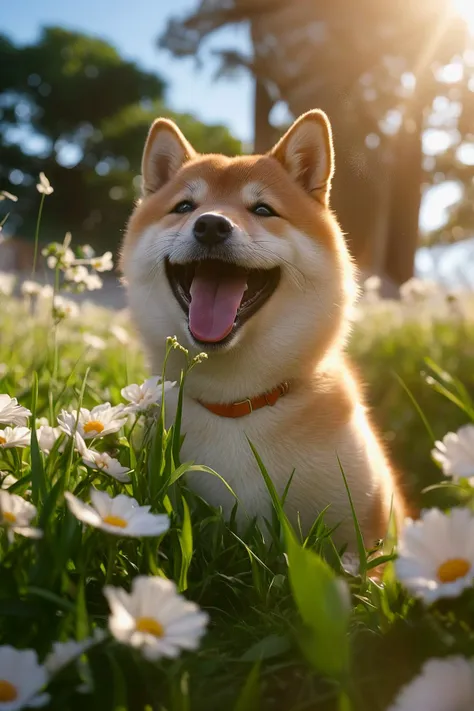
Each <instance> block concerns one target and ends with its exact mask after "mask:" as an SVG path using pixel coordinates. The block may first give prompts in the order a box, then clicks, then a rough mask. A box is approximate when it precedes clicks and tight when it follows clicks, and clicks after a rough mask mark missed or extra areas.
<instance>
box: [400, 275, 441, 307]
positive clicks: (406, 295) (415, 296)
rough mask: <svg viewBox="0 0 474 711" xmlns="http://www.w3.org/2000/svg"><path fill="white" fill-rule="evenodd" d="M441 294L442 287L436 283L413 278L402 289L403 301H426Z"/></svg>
mask: <svg viewBox="0 0 474 711" xmlns="http://www.w3.org/2000/svg"><path fill="white" fill-rule="evenodd" d="M440 293H441V287H440V285H439V284H437V283H436V282H435V281H431V280H429V279H418V278H417V277H412V278H411V279H409V280H408V281H406V282H405V283H404V284H402V285H401V287H400V296H401V298H402V301H406V302H414V301H425V300H426V299H429V298H431V297H433V296H436V295H439V294H440Z"/></svg>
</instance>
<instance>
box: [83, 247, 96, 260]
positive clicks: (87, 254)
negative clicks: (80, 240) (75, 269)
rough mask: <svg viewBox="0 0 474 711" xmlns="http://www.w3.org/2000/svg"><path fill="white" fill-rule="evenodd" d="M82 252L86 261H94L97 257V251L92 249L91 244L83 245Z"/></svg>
mask: <svg viewBox="0 0 474 711" xmlns="http://www.w3.org/2000/svg"><path fill="white" fill-rule="evenodd" d="M80 250H81V254H82V256H83V257H84V259H92V258H93V257H95V251H94V250H93V249H92V247H91V246H90V244H81V247H80Z"/></svg>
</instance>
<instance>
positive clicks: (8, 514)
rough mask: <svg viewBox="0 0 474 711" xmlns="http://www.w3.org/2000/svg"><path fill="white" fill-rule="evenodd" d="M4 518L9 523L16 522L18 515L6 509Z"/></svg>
mask: <svg viewBox="0 0 474 711" xmlns="http://www.w3.org/2000/svg"><path fill="white" fill-rule="evenodd" d="M3 518H4V519H5V521H8V523H16V516H15V514H12V513H11V511H4V512H3Z"/></svg>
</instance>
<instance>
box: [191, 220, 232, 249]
mask: <svg viewBox="0 0 474 711" xmlns="http://www.w3.org/2000/svg"><path fill="white" fill-rule="evenodd" d="M193 231H194V236H195V238H196V239H197V241H198V242H201V243H202V244H207V245H209V246H210V245H213V244H218V243H219V242H223V241H224V240H225V239H227V237H230V234H231V232H232V222H230V220H228V219H227V217H223V216H222V215H214V213H212V212H208V213H205V214H204V215H201V217H198V219H197V220H196V222H195V223H194V230H193Z"/></svg>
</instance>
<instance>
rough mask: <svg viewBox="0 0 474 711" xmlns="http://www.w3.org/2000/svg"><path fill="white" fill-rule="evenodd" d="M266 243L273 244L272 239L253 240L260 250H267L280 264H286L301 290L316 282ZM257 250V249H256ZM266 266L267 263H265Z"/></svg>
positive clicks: (291, 277)
mask: <svg viewBox="0 0 474 711" xmlns="http://www.w3.org/2000/svg"><path fill="white" fill-rule="evenodd" d="M264 244H272V242H271V241H270V240H262V239H256V240H255V241H254V242H253V245H252V247H253V246H254V245H257V246H258V251H262V252H265V253H266V254H269V255H270V256H271V257H272V258H273V259H274V260H276V261H278V262H280V264H284V265H285V268H286V271H287V273H288V276H289V278H290V279H291V281H292V282H293V284H294V285H295V286H296V287H297V288H298V289H300V290H301V291H304V289H305V288H306V287H307V286H308V285H310V286H314V283H313V282H312V281H310V280H309V279H308V278H307V276H306V275H305V274H303V272H302V271H301V269H298V267H295V265H294V264H292V263H291V262H290V261H288V259H285V258H284V257H282V256H281V254H278V253H277V252H275V251H274V250H273V249H269V248H268V247H264V246H263V245H264ZM255 251H257V250H255ZM263 266H265V265H263Z"/></svg>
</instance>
